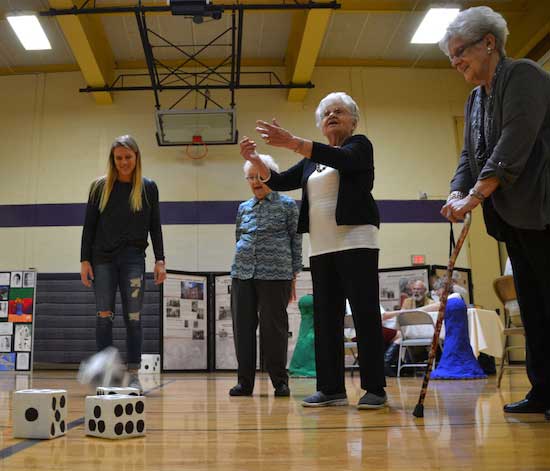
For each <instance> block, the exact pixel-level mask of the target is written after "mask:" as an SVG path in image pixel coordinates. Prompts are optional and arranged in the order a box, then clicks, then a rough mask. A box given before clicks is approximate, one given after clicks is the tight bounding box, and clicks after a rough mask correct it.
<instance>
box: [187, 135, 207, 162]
mask: <svg viewBox="0 0 550 471" xmlns="http://www.w3.org/2000/svg"><path fill="white" fill-rule="evenodd" d="M185 153H186V154H187V157H189V158H190V159H192V160H200V159H202V158H204V157H205V156H206V154H208V146H207V145H206V144H205V143H204V141H203V140H202V136H201V135H200V134H194V135H193V138H192V140H191V144H188V145H187V149H186V150H185Z"/></svg>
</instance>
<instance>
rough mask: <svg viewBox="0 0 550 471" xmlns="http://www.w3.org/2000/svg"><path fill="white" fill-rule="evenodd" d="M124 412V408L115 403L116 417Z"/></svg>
mask: <svg viewBox="0 0 550 471" xmlns="http://www.w3.org/2000/svg"><path fill="white" fill-rule="evenodd" d="M123 412H124V408H123V407H122V406H121V405H120V404H117V405H116V406H115V415H116V416H117V417H120V416H121V415H122V413H123Z"/></svg>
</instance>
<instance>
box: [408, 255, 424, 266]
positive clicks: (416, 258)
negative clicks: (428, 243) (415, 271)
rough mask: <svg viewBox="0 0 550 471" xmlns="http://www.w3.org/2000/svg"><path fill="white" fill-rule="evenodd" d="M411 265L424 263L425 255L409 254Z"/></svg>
mask: <svg viewBox="0 0 550 471" xmlns="http://www.w3.org/2000/svg"><path fill="white" fill-rule="evenodd" d="M411 265H426V256H425V255H411Z"/></svg>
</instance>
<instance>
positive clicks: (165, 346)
mask: <svg viewBox="0 0 550 471" xmlns="http://www.w3.org/2000/svg"><path fill="white" fill-rule="evenodd" d="M206 281H207V278H206V277H204V276H198V275H191V274H183V273H173V272H170V271H168V275H167V279H166V281H165V282H164V285H163V288H162V313H163V316H162V352H163V359H162V361H163V364H162V366H163V369H164V370H169V371H170V370H171V371H178V370H199V369H207V367H208V365H207V359H208V358H207V344H206V329H207V324H206V316H205V314H204V313H205V312H206V308H207V292H206Z"/></svg>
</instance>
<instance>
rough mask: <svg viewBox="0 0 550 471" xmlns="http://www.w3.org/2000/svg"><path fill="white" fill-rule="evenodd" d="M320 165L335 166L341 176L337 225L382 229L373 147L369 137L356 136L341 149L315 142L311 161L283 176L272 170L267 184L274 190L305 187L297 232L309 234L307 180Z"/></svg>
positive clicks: (350, 138)
mask: <svg viewBox="0 0 550 471" xmlns="http://www.w3.org/2000/svg"><path fill="white" fill-rule="evenodd" d="M317 163H319V164H323V165H326V166H328V167H332V168H334V169H336V170H338V172H339V174H340V184H339V187H338V199H337V201H336V214H335V215H334V216H335V218H336V224H337V225H339V226H341V225H362V224H372V225H373V226H376V227H379V226H380V215H379V212H378V206H377V205H376V201H375V200H374V198H373V196H372V194H371V191H372V189H373V186H374V159H373V147H372V144H371V142H370V141H369V139H368V138H367V137H366V136H364V135H362V134H356V135H354V136H350V137H348V138H347V139H346V140H345V141H344V142H343V143H342V145H341V146H340V147H333V146H329V145H327V144H322V143H320V142H314V143H313V150H312V152H311V158H309V159H305V158H304V159H302V160H300V162H298V163H297V164H296V165H294V166H293V167H290V168H289V169H288V170H286V171H284V172H281V173H277V172H275V171H273V170H272V171H271V177H270V178H269V180H268V181H267V182H266V185H267V186H269V187H270V188H271V189H272V190H278V191H289V190H296V189H298V188H300V187H301V188H302V205H301V206H300V215H299V218H298V232H299V233H305V232H309V197H308V194H307V180H308V178H309V176H310V175H311V174H312V173H313V172H314V171H315V167H316V164H317Z"/></svg>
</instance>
